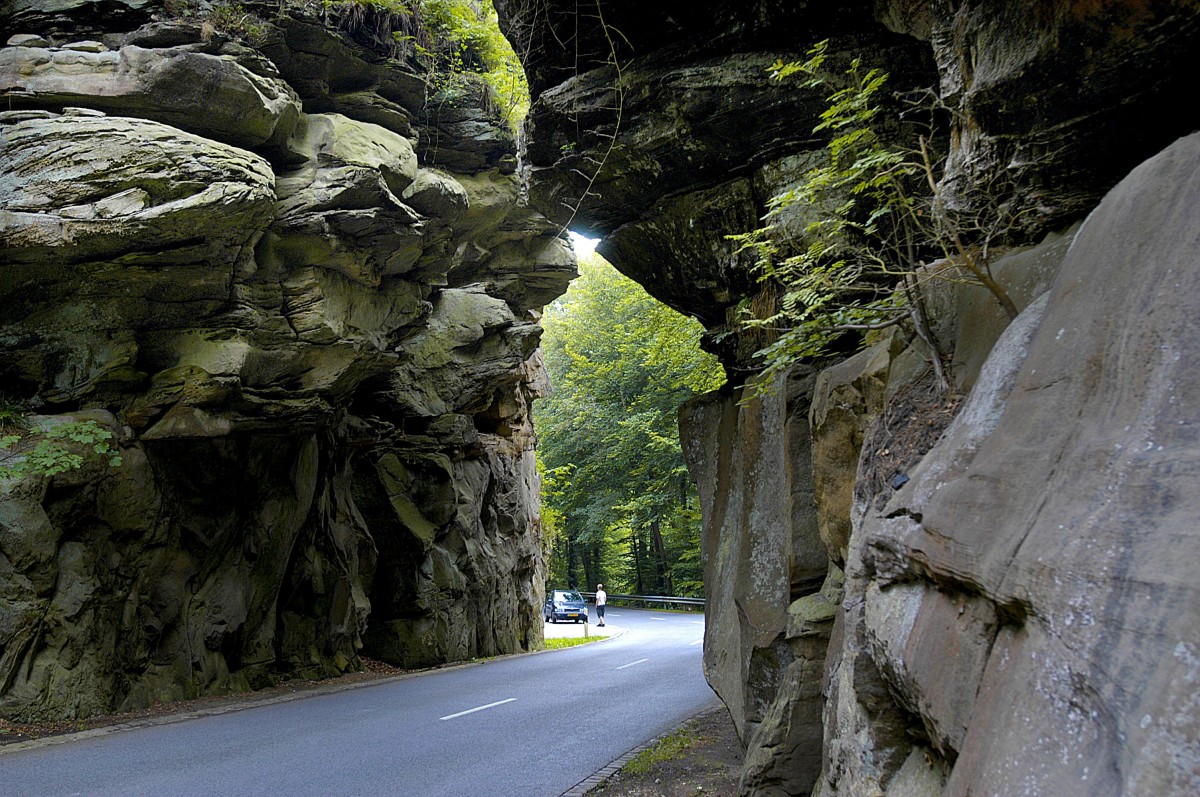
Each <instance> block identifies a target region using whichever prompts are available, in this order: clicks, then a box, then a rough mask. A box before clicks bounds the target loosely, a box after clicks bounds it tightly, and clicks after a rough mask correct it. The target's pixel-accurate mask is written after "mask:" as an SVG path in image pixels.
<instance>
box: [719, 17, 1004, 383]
mask: <svg viewBox="0 0 1200 797" xmlns="http://www.w3.org/2000/svg"><path fill="white" fill-rule="evenodd" d="M827 50H828V42H827V41H824V42H820V43H818V44H817V45H815V46H814V47H813V48H812V49H810V50H809V52H808V53H807V55H808V58H807V60H805V61H792V62H786V63H785V62H783V61H777V62H776V63H775V64H774V65H773V66H772V67H771V78H772V79H773V80H784V79H787V78H790V77H792V76H794V75H800V76H803V77H805V78H806V81H805V83H804V84H803V85H804V86H805V87H806V88H830V87H831V85H832V83H833V81H834V79H835V78H836V79H837V80H838V81H839V82H840V83H842V84H843V85H842V86H841V87H840V88H837V87H834V90H833V91H832V93H830V94H829V95H828V100H829V103H830V104H829V107H828V108H827V109H826V110H825V111H824V113H822V114H821V119H820V122H819V123H818V124H817V126H816V127H815V128H814V132H816V133H828V134H831V135H832V138H831V140H830V142H829V144H828V145H827V146H826V152H825V154H826V156H827V160H826V162H825V163H824V164H823V165H820V166H817V167H815V168H813V169H811V170H810V171H808V172H807V173H806V174H805V176H804V178H803V180H801V181H800V182H799V183H798V184H797V185H795V186H793V187H792V188H790V189H788V190H786V191H784V192H782V193H780V194H777V195H776V196H774V197H773V198H772V199H771V200H770V202H769V203H768V212H767V214H766V216H765V217H764V218H763V221H764V225H763V226H762V227H759V228H758V229H755V230H752V231H750V232H748V233H744V234H741V235H736V236H732V239H733V240H734V241H735V242H736V243H738V244H739V245H740V247H741V249H740V250H739V251H742V250H745V249H752V250H754V251H755V252H756V253H757V255H758V269H759V279H760V281H763V282H767V283H772V284H774V285H775V290H774V293H775V294H776V295H777V296H778V299H777V301H776V303H775V306H774V308H773V311H772V312H768V313H763V314H761V315H759V316H757V317H746V318H744V319H743V326H744V327H745V328H747V329H751V330H766V331H768V332H770V333H771V336H770V337H771V338H772V339H773V340H772V342H770V343H769V344H768V345H766V346H765V347H764V348H762V349H761V350H760V351H759V355H760V357H761V358H762V364H763V365H764V366H765V373H766V374H767V375H768V376H774V375H776V374H778V373H780V372H782V371H784V370H786V369H787V368H788V367H789V366H791V365H792V363H794V362H797V361H798V360H802V359H809V358H816V357H820V356H823V355H826V354H828V353H829V352H830V351H831V350H832V348H833V347H834V345H835V344H836V343H837V342H838V341H840V340H841V339H842V338H843V337H844V336H845V335H847V334H848V333H859V334H862V333H865V332H868V331H871V330H880V329H885V328H887V327H891V326H896V325H902V324H906V325H910V326H911V327H912V329H913V330H914V331H915V333H916V334H917V335H918V336H919V337H920V338H921V339H922V340H923V341H924V342H925V343H926V345H928V346H929V348H930V350H931V351H932V353H933V356H932V357H931V363H932V365H933V368H934V370H935V372H936V374H937V379H938V382H939V383H940V384H941V385H942V388H943V389H949V387H950V381H949V379H948V378H947V377H946V375H945V373H944V369H943V365H942V360H943V355H944V352H943V351H942V346H941V345H940V343H939V342H938V340H937V339H936V337H935V335H934V333H933V330H932V327H931V324H930V320H929V314H928V310H927V307H926V301H925V283H926V282H927V281H928V280H930V279H950V280H964V281H969V282H973V283H976V284H979V285H983V286H984V287H986V288H987V289H988V290H989V291H991V292H992V294H993V295H994V296H995V297H996V299H997V301H998V302H1000V304H1001V305H1002V306H1003V307H1004V309H1005V310H1006V312H1007V313H1008V314H1009V316H1010V317H1013V316H1015V315H1016V308H1015V306H1014V305H1013V302H1012V300H1011V299H1010V298H1009V297H1008V295H1007V293H1006V292H1005V290H1004V288H1003V287H1002V286H1001V285H999V283H997V282H996V281H995V279H993V278H992V275H991V273H990V271H989V270H988V268H987V261H986V258H981V257H980V256H979V255H978V254H977V253H976V251H975V250H974V249H973V248H972V247H971V246H970V245H969V244H968V242H967V239H966V238H965V236H964V231H963V230H962V229H961V227H960V226H959V223H960V222H959V220H956V219H952V218H951V216H950V215H949V214H948V213H946V212H945V210H944V208H943V207H942V206H941V203H940V201H939V195H938V188H937V180H936V177H935V170H936V169H937V168H939V167H940V163H941V160H940V159H939V158H937V157H935V156H933V155H931V152H930V147H929V143H928V138H927V136H926V135H920V136H918V142H919V143H918V146H917V147H915V148H912V149H903V148H900V147H896V146H894V145H891V144H889V143H888V142H887V141H886V140H885V138H884V136H883V135H881V132H880V131H881V129H882V127H883V123H884V120H885V116H884V110H883V105H882V93H883V91H884V89H885V87H886V84H887V80H888V75H887V73H886V72H884V71H882V70H880V69H878V68H872V69H866V68H865V67H864V66H863V64H862V62H861V59H858V58H855V59H854V60H853V61H851V63H850V65H849V67H848V68H846V69H845V70H844V72H843V73H842V74H841V75H840V77H839V76H832V77H831V76H830V75H829V73H828V72H827V71H826V70H825V69H824V64H825V62H826V59H827ZM926 189H927V190H928V192H926ZM797 217H800V219H801V221H799V222H797ZM931 250H932V251H937V252H940V254H941V255H942V256H943V258H944V259H945V260H946V261H947V262H948V264H949V267H948V268H941V269H928V268H924V265H925V263H924V257H923V256H924V255H925V254H928V253H930V252H931ZM771 382H772V380H770V379H766V380H761V381H760V382H759V383H758V384H759V385H760V386H766V385H769V384H771ZM760 389H764V388H760Z"/></svg>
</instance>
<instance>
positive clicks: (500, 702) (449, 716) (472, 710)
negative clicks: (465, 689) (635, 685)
mask: <svg viewBox="0 0 1200 797" xmlns="http://www.w3.org/2000/svg"><path fill="white" fill-rule="evenodd" d="M643 661H644V659H643ZM515 700H516V698H515V697H510V698H509V699H508V700H497V701H496V702H495V703H488V704H487V705H486V706H476V707H475V708H469V709H467V710H466V711H460V712H458V713H457V714H447V715H446V716H444V717H438V719H440V720H452V719H455V718H456V717H464V716H466V715H467V714H474V713H475V712H476V711H483V710H484V709H485V708H495V707H496V706H503V705H504V704H505V703H512V702H514V701H515Z"/></svg>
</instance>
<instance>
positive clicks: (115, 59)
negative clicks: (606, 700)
mask: <svg viewBox="0 0 1200 797" xmlns="http://www.w3.org/2000/svg"><path fill="white" fill-rule="evenodd" d="M266 6H269V13H267V11H263V27H262V30H261V31H258V33H260V34H261V37H259V36H256V37H255V38H254V40H255V41H256V42H257V46H253V45H251V44H250V42H249V41H248V40H245V39H237V38H232V37H231V36H229V35H226V34H224V33H222V32H221V31H220V29H219V28H218V29H214V28H213V27H212V26H211V25H208V24H205V23H204V21H203V20H198V21H179V20H171V19H170V18H169V14H168V13H167V11H166V9H165V7H164V4H163V3H160V2H128V1H124V0H104V2H100V3H91V2H89V3H83V2H78V3H71V2H67V3H39V2H32V1H31V2H22V3H15V4H9V5H8V6H6V9H5V10H4V12H3V13H2V15H0V17H2V19H3V21H4V27H5V29H6V30H11V31H13V33H14V34H16V35H13V36H12V38H11V39H9V40H8V46H6V47H4V48H3V49H0V96H2V97H3V99H4V103H5V108H6V110H5V111H4V112H3V113H0V196H2V197H3V211H0V246H2V249H3V256H2V259H0V308H2V309H0V354H2V356H0V391H2V392H3V400H4V401H5V402H7V403H8V404H11V405H13V406H17V407H25V408H29V409H32V410H35V411H36V412H39V413H41V414H43V415H46V416H55V417H75V418H86V419H92V420H95V421H97V422H99V423H101V424H102V425H104V426H106V427H108V428H109V429H111V430H112V432H113V433H114V435H115V436H116V437H115V439H116V440H117V442H118V443H119V447H120V450H121V454H122V455H123V458H124V462H123V464H122V465H121V466H120V467H119V468H115V469H113V468H108V467H107V466H103V465H100V464H97V463H92V464H89V465H87V466H86V467H85V468H84V469H82V470H79V471H72V472H69V473H66V474H60V475H58V476H54V477H51V478H45V477H26V478H24V479H22V480H20V481H17V482H7V483H5V485H4V486H3V496H2V497H0V713H2V714H3V715H4V716H6V717H9V718H14V719H19V720H31V719H45V718H63V717H75V716H84V715H87V714H91V713H96V712H104V711H111V710H114V709H127V708H132V707H137V706H143V705H146V704H148V703H149V702H152V701H157V700H170V699H177V698H182V697H190V696H195V695H198V694H205V693H213V692H221V691H226V690H230V689H246V688H250V687H254V686H257V685H260V684H264V683H269V682H272V681H274V680H277V679H278V678H280V677H285V676H298V675H299V676H306V675H311V676H316V675H325V674H330V673H336V672H339V671H343V670H345V669H347V668H353V667H355V666H356V665H357V662H358V657H359V655H360V651H367V652H369V653H370V654H372V655H375V656H378V657H381V658H384V659H387V660H389V661H393V662H395V663H398V664H403V665H406V666H422V665H429V664H434V663H439V662H445V661H453V660H458V659H464V658H470V657H473V656H486V655H493V654H496V653H501V652H511V651H517V650H521V649H527V648H529V647H530V646H531V645H534V644H536V643H537V642H538V641H539V640H540V635H541V621H540V616H539V614H538V607H539V604H540V601H541V597H540V592H541V590H542V579H543V565H542V561H541V547H540V539H539V531H538V513H537V500H538V498H537V492H538V479H537V475H536V471H535V468H534V465H533V434H532V427H531V425H530V415H529V403H530V401H531V400H532V398H533V397H535V396H536V395H538V394H539V393H540V392H541V391H543V390H544V389H545V385H544V377H543V376H542V373H541V367H540V360H539V358H538V356H537V354H536V349H537V342H538V335H539V328H538V326H537V324H536V312H537V310H538V309H540V307H541V306H542V305H543V304H544V303H545V302H547V301H549V300H550V299H551V298H553V297H554V296H555V295H557V294H558V293H560V292H561V291H562V290H564V289H565V287H566V284H567V281H568V280H569V279H570V278H571V277H572V276H573V275H574V258H573V255H572V253H571V251H570V247H569V246H568V245H567V244H566V242H565V240H564V239H562V238H560V237H559V228H558V227H557V226H555V225H553V224H551V223H550V222H548V221H547V220H546V219H545V218H543V217H542V216H540V215H539V214H537V213H536V212H534V211H532V210H530V209H529V208H527V207H526V206H525V205H524V203H523V201H522V200H521V198H520V196H519V193H520V192H519V185H518V182H517V178H516V177H515V176H514V175H513V164H514V157H515V144H514V140H513V137H512V135H511V133H510V132H509V131H508V129H507V128H506V127H505V126H504V124H503V123H502V122H500V121H499V120H498V119H496V118H494V117H493V116H491V115H490V114H489V113H488V112H487V111H485V109H484V107H482V106H481V105H479V102H480V101H481V99H482V95H481V94H478V93H472V92H466V93H463V94H461V95H460V96H457V97H455V98H450V99H448V101H449V102H450V105H448V106H446V108H445V109H444V111H445V112H444V113H443V112H442V111H443V109H442V108H440V107H439V106H438V103H436V102H431V101H427V97H426V79H425V77H424V76H423V75H422V74H421V73H420V72H419V71H417V69H416V67H415V66H414V65H413V64H411V63H408V62H405V61H403V60H399V59H395V58H389V57H387V56H388V53H387V52H381V51H379V50H378V49H372V47H374V46H375V45H374V44H372V42H371V41H370V40H369V38H368V37H363V36H360V35H358V34H359V31H357V29H356V28H354V27H353V25H351V24H349V23H347V24H346V25H343V27H342V29H337V28H335V27H334V26H333V25H332V24H327V22H326V21H325V20H322V19H318V18H317V17H313V16H310V15H308V14H306V13H305V12H304V11H303V10H302V9H299V8H298V7H297V8H292V7H289V8H287V9H285V12H284V13H282V14H281V13H279V7H278V4H275V3H271V4H265V6H264V8H265V7H266ZM254 10H256V9H255V8H248V9H247V11H254ZM257 10H260V11H261V10H262V9H257ZM456 120H457V121H456Z"/></svg>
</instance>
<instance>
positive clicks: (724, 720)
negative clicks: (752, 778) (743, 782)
mask: <svg viewBox="0 0 1200 797" xmlns="http://www.w3.org/2000/svg"><path fill="white" fill-rule="evenodd" d="M684 728H685V729H687V730H689V731H691V732H692V733H693V734H694V735H695V737H696V741H695V743H694V744H692V746H691V747H689V748H688V749H686V750H684V751H683V752H682V754H681V755H679V756H677V757H675V758H671V759H670V760H667V761H661V762H659V763H656V764H652V765H650V767H649V768H648V770H647V771H646V772H644V773H639V774H634V773H632V772H630V771H629V768H628V767H626V768H625V769H623V770H621V771H620V772H618V773H617V774H616V775H614V776H613V777H611V778H609V779H608V780H606V781H605V782H604V783H602V784H601V785H600V786H598V787H597V788H595V789H593V790H592V791H590V792H588V795H589V797H701V795H703V797H734V795H736V794H737V783H738V776H739V775H740V774H741V770H742V745H741V742H739V741H738V738H737V733H736V732H735V731H734V729H733V720H732V719H730V717H729V712H728V711H726V710H725V708H724V707H722V708H718V709H714V710H712V711H708V712H705V713H704V714H701V715H700V716H699V717H696V718H695V719H693V720H691V721H690V722H688V723H687V724H686V725H684Z"/></svg>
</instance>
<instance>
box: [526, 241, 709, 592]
mask: <svg viewBox="0 0 1200 797" xmlns="http://www.w3.org/2000/svg"><path fill="white" fill-rule="evenodd" d="M580 273H581V276H580V278H579V279H577V280H576V281H575V282H574V283H572V285H571V288H570V290H569V291H568V292H567V294H566V295H565V296H563V297H562V298H560V299H559V300H558V301H557V302H556V303H555V304H553V305H551V306H550V307H549V308H547V311H546V315H545V318H544V319H543V326H544V327H545V334H544V336H543V338H542V345H543V349H544V351H545V357H546V367H547V370H548V371H549V372H550V378H551V384H552V386H553V393H552V394H551V395H550V397H548V398H546V399H544V400H542V401H539V402H538V403H537V404H536V405H535V408H534V409H535V413H534V416H535V422H536V425H537V431H538V438H539V456H540V457H541V462H542V464H543V482H542V505H543V516H542V524H543V533H544V534H545V532H546V529H547V527H549V528H551V529H552V533H553V534H554V535H555V536H554V541H553V546H552V549H551V555H550V559H549V561H550V564H551V567H550V573H549V578H550V580H551V582H552V584H553V585H555V586H566V585H586V586H588V587H592V586H594V583H595V582H596V581H603V582H605V585H606V588H608V589H609V591H611V592H625V591H629V592H633V591H637V590H638V589H639V588H640V589H641V590H643V591H648V592H659V591H662V592H669V591H678V590H681V589H686V590H687V592H686V594H691V595H696V594H699V592H700V590H701V589H702V575H701V572H700V566H699V556H698V547H699V534H700V518H699V511H698V509H697V508H696V504H697V500H696V496H695V488H694V486H693V485H692V484H691V482H690V480H689V479H688V477H687V470H686V467H685V465H684V461H683V455H682V452H681V450H680V446H679V436H678V422H677V420H676V411H677V408H678V407H679V405H680V404H682V403H683V402H684V401H686V400H687V399H689V398H691V397H692V396H694V395H697V394H698V393H703V392H707V391H709V390H713V389H716V388H717V387H719V386H720V384H721V383H722V382H723V374H722V371H721V369H720V367H719V365H718V363H717V361H716V360H715V358H713V357H711V356H710V355H706V354H704V353H703V352H701V351H700V349H699V345H698V344H699V339H700V334H701V332H702V330H701V327H700V325H699V324H698V323H697V322H695V321H694V320H692V319H689V318H686V317H684V316H681V315H679V314H678V313H675V312H674V311H672V310H670V309H669V308H667V307H665V306H663V305H661V304H659V303H658V302H656V301H655V300H653V299H652V298H650V297H649V296H648V295H646V293H645V292H644V291H643V290H642V289H641V287H640V286H638V285H637V284H635V283H634V282H632V281H631V280H629V279H626V278H625V277H623V276H621V275H620V274H619V273H618V272H617V271H616V270H615V269H613V268H612V266H610V265H608V264H607V263H605V262H604V261H603V260H602V259H601V258H599V257H593V258H591V259H587V258H585V259H584V260H582V261H581V263H580Z"/></svg>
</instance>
